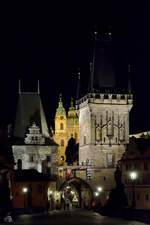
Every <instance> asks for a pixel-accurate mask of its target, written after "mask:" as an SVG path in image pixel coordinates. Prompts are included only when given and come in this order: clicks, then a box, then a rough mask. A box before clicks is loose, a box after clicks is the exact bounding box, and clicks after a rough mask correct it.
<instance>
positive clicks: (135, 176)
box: [130, 172, 137, 180]
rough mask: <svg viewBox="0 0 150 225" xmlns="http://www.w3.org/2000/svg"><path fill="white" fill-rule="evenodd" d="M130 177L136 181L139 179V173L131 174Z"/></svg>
mask: <svg viewBox="0 0 150 225" xmlns="http://www.w3.org/2000/svg"><path fill="white" fill-rule="evenodd" d="M130 177H131V180H136V178H137V173H136V172H131V173H130Z"/></svg>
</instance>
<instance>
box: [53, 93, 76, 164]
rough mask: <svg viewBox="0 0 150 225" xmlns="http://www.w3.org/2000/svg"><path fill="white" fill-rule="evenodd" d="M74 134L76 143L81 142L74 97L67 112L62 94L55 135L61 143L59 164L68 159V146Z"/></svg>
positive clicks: (56, 139) (55, 138)
mask: <svg viewBox="0 0 150 225" xmlns="http://www.w3.org/2000/svg"><path fill="white" fill-rule="evenodd" d="M71 136H73V137H74V138H75V139H76V143H78V142H79V123H78V117H77V114H76V110H75V108H74V106H73V99H71V106H70V108H69V111H68V115H67V114H66V110H65V108H64V107H63V102H62V95H61V94H60V97H59V103H58V108H57V110H56V114H55V136H54V140H55V142H56V143H57V144H58V145H59V147H58V164H59V165H62V164H63V163H64V162H65V160H66V155H65V151H66V146H67V144H68V140H69V139H70V138H71Z"/></svg>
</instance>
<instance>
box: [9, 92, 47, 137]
mask: <svg viewBox="0 0 150 225" xmlns="http://www.w3.org/2000/svg"><path fill="white" fill-rule="evenodd" d="M33 122H35V123H36V124H37V125H38V126H39V128H40V131H41V133H42V135H43V137H45V138H48V137H49V132H48V126H47V122H46V118H45V114H44V109H43V106H42V102H41V98H40V95H39V92H38V93H34V92H33V93H32V92H31V93H28V92H20V94H19V100H18V105H17V112H16V120H15V124H14V133H13V136H14V137H17V138H25V136H26V132H27V128H28V127H29V126H30V125H31V124H32V123H33Z"/></svg>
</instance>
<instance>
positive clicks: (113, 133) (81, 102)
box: [77, 33, 132, 190]
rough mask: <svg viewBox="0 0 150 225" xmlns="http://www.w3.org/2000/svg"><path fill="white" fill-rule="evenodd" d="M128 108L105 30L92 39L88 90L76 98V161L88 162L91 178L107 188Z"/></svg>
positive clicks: (121, 148)
mask: <svg viewBox="0 0 150 225" xmlns="http://www.w3.org/2000/svg"><path fill="white" fill-rule="evenodd" d="M96 34H97V33H96ZM131 108H132V94H131V93H130V91H129V89H126V91H122V90H121V89H119V88H118V87H117V85H116V79H115V70H114V65H113V48H112V40H111V33H107V35H106V34H105V37H103V38H101V40H97V39H96V40H95V46H94V53H93V62H92V63H91V71H90V82H89V90H88V93H87V94H86V95H85V96H84V97H82V98H80V99H78V100H77V111H78V116H79V164H80V165H85V166H88V167H89V166H90V167H91V168H92V169H93V178H94V177H97V179H98V176H99V182H100V183H101V185H104V186H107V187H105V188H106V189H108V190H110V189H111V188H112V186H113V184H114V176H113V174H114V170H115V167H116V165H117V162H118V160H119V159H120V158H121V157H122V154H123V153H124V152H125V148H126V145H127V144H128V143H129V112H130V110H131ZM96 172H99V173H96ZM94 174H95V175H94ZM96 174H97V175H96ZM106 178H107V181H106ZM95 179H96V178H95ZM91 182H92V181H91Z"/></svg>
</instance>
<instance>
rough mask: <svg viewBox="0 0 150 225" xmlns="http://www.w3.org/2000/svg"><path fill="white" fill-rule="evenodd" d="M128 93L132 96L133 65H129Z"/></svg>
mask: <svg viewBox="0 0 150 225" xmlns="http://www.w3.org/2000/svg"><path fill="white" fill-rule="evenodd" d="M128 92H129V94H131V65H130V64H129V65H128Z"/></svg>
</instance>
